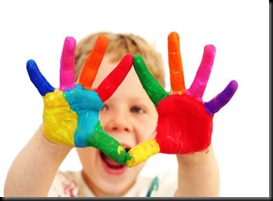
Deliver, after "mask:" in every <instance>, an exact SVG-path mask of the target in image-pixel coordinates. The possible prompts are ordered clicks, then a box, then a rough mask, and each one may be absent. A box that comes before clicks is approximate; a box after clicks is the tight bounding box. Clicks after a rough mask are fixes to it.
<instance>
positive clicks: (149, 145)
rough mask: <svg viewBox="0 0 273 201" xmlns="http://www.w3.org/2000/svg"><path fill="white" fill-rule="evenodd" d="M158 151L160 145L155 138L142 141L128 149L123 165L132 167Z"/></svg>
mask: <svg viewBox="0 0 273 201" xmlns="http://www.w3.org/2000/svg"><path fill="white" fill-rule="evenodd" d="M159 152H160V147H159V145H158V143H157V142H156V140H155V139H151V140H147V141H144V142H142V143H140V144H139V145H137V146H135V147H134V148H132V149H130V151H129V152H128V153H127V155H128V156H127V160H126V162H125V165H126V166H128V167H134V166H136V165H138V164H140V163H141V162H144V161H146V160H147V159H148V158H150V157H151V156H153V155H155V154H158V153H159Z"/></svg>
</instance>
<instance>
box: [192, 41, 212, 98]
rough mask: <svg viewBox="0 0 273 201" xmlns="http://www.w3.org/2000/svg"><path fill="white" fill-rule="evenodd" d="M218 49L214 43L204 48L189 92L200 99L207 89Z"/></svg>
mask: <svg viewBox="0 0 273 201" xmlns="http://www.w3.org/2000/svg"><path fill="white" fill-rule="evenodd" d="M215 53H216V49H215V47H214V46H213V45H206V46H205V48H204V53H203V58H202V60H201V63H200V66H199V68H198V71H197V73H196V75H195V78H194V81H193V83H192V84H191V87H190V88H189V89H188V90H187V92H188V93H189V94H191V95H193V96H195V97H197V98H198V99H201V98H202V96H203V94H204V91H205V89H206V86H207V83H208V80H209V76H210V73H211V70H212V66H213V62H214V57H215Z"/></svg>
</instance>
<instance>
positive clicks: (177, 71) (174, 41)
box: [168, 32, 186, 94]
mask: <svg viewBox="0 0 273 201" xmlns="http://www.w3.org/2000/svg"><path fill="white" fill-rule="evenodd" d="M168 60H169V68H170V80H171V88H172V92H173V93H176V94H182V93H184V92H185V91H186V89H185V81H184V73H183V65H182V57H181V53H180V40H179V35H178V34H177V33H176V32H171V33H170V34H169V36H168Z"/></svg>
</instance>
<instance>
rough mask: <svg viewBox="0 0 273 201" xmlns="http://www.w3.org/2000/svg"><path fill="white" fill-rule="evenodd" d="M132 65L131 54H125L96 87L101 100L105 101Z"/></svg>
mask: <svg viewBox="0 0 273 201" xmlns="http://www.w3.org/2000/svg"><path fill="white" fill-rule="evenodd" d="M132 65H133V56H132V55H130V54H127V55H125V56H124V57H123V59H122V60H121V61H120V63H119V64H118V65H117V66H116V68H115V69H114V70H113V71H112V72H111V73H109V74H108V76H107V77H106V78H105V79H104V80H103V81H102V82H101V84H100V85H99V86H98V88H97V90H96V91H97V93H98V94H99V96H100V98H101V100H102V102H104V101H106V100H107V99H108V98H109V97H110V96H111V95H112V94H113V93H114V92H115V90H116V89H117V88H118V86H119V85H120V84H121V82H122V81H123V80H124V78H125V77H126V75H127V74H128V72H129V71H130V69H131V67H132Z"/></svg>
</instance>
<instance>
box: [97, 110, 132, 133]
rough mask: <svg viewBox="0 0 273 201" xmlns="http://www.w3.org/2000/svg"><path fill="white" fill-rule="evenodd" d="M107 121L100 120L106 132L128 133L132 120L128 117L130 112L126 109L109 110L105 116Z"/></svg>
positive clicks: (130, 129)
mask: <svg viewBox="0 0 273 201" xmlns="http://www.w3.org/2000/svg"><path fill="white" fill-rule="evenodd" d="M105 118H106V119H107V121H104V123H103V122H102V125H103V124H104V126H103V127H104V130H105V131H106V132H107V131H108V132H109V131H111V132H113V131H114V132H126V133H129V132H131V131H132V128H133V126H132V120H131V118H130V114H129V112H127V111H121V110H116V111H112V112H109V113H108V114H107V117H105Z"/></svg>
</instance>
